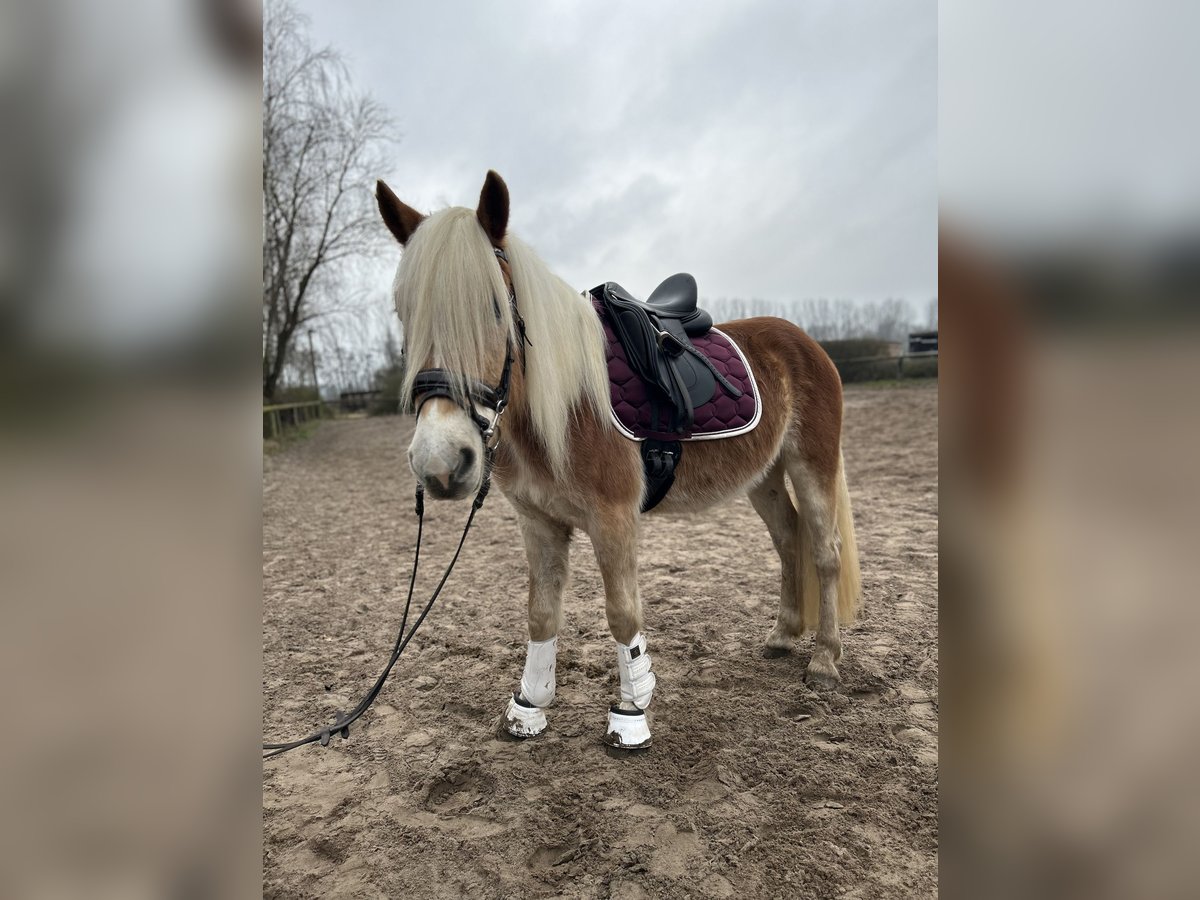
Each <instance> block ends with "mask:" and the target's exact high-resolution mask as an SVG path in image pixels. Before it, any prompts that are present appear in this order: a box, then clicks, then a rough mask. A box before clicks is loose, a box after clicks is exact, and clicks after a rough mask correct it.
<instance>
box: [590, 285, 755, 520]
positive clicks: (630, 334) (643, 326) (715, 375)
mask: <svg viewBox="0 0 1200 900" xmlns="http://www.w3.org/2000/svg"><path fill="white" fill-rule="evenodd" d="M590 293H591V295H592V296H593V297H594V298H595V301H596V303H597V305H598V306H599V307H600V308H601V309H602V310H603V312H604V314H605V315H606V317H607V321H608V324H609V325H610V326H611V328H612V331H613V333H614V334H615V336H616V339H617V341H618V342H619V343H620V346H621V348H622V349H623V350H624V356H625V361H626V363H627V364H628V366H629V368H630V369H632V370H633V372H634V374H635V375H636V376H637V377H638V378H640V379H641V381H642V382H643V383H644V384H645V386H646V389H647V391H648V392H649V393H650V395H651V396H650V400H651V404H652V408H651V416H650V418H651V424H652V426H653V430H654V431H656V432H661V433H665V434H666V435H670V436H671V437H673V439H670V440H664V439H659V438H656V439H646V440H644V441H643V442H642V464H643V469H644V471H645V475H646V485H647V490H646V496H645V499H644V501H643V504H642V511H643V512H645V511H647V510H649V509H651V508H653V507H654V506H655V505H657V504H658V503H659V502H660V501H661V500H662V499H663V497H665V496H666V494H667V491H669V490H670V488H671V484H672V483H673V482H674V480H675V467H676V465H677V464H678V462H679V459H680V458H681V457H682V455H683V445H682V443H681V441H682V440H684V439H687V438H688V437H690V436H691V434H692V429H693V426H694V424H695V414H696V409H697V408H698V407H701V406H704V405H705V404H707V403H708V402H709V401H710V400H712V399H713V397H714V395H715V394H716V391H717V385H720V386H721V388H722V389H723V390H724V391H725V392H726V394H727V395H728V396H729V397H731V398H733V399H734V400H736V399H738V398H740V397H741V396H742V391H741V389H740V388H739V387H737V386H736V385H734V384H732V383H731V382H730V381H729V379H728V378H726V377H725V376H724V375H723V374H721V372H720V371H719V370H718V369H717V367H716V366H715V365H713V362H712V360H711V359H709V357H708V356H706V355H705V354H704V353H702V352H701V351H700V350H698V349H697V348H696V346H695V345H694V344H693V343H692V340H691V339H692V338H697V339H702V338H704V337H705V336H706V335H708V333H709V331H710V330H711V329H712V326H713V321H712V316H710V315H709V314H708V313H707V312H706V311H705V310H703V309H700V308H699V307H698V306H697V305H696V279H695V278H693V277H692V276H691V275H689V274H687V273H686V272H681V273H679V274H678V275H672V276H671V277H670V278H668V279H667V280H666V281H664V282H663V283H662V284H660V285H659V286H658V287H657V288H655V289H654V291H653V293H651V294H650V297H649V298H648V299H647V300H646V301H645V302H643V301H641V300H638V299H637V298H636V297H634V296H633V295H631V294H630V293H629V292H628V291H626V290H625V289H624V288H623V287H621V286H620V285H619V284H617V283H616V282H612V281H610V282H607V283H605V284H602V285H600V286H598V287H595V288H593V289H592V290H591V292H590Z"/></svg>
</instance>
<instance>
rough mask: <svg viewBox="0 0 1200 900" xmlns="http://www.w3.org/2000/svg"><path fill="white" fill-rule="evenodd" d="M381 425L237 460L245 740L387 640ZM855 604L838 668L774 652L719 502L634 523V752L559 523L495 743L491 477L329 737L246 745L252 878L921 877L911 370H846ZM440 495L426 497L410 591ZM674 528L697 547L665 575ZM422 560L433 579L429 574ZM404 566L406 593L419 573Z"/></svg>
mask: <svg viewBox="0 0 1200 900" xmlns="http://www.w3.org/2000/svg"><path fill="white" fill-rule="evenodd" d="M409 428H410V424H409V421H408V420H407V419H401V418H394V417H393V418H382V419H358V420H349V421H339V422H331V423H325V424H323V425H321V427H320V428H318V429H317V430H316V432H315V433H314V434H313V435H312V436H311V437H310V438H308V439H307V440H305V441H302V442H299V443H296V444H294V445H292V446H290V447H288V448H286V449H284V450H282V451H280V452H278V453H276V454H273V455H271V456H268V457H267V458H266V459H265V461H264V469H265V472H264V483H263V589H264V601H263V610H264V621H263V635H264V638H263V653H264V705H265V722H264V728H265V729H266V733H267V734H268V735H271V736H273V737H277V738H282V737H289V738H290V737H294V736H297V735H299V734H302V733H307V732H308V731H310V730H311V728H312V727H313V726H315V725H317V724H318V723H321V722H328V721H331V718H330V717H331V716H332V715H333V714H334V713H335V712H336V711H337V710H339V709H346V708H349V706H351V705H352V704H353V703H354V702H355V701H356V700H357V699H358V698H359V696H361V694H362V693H363V692H364V691H365V690H366V689H367V687H369V685H370V683H371V681H372V680H373V679H374V677H375V676H376V674H377V673H378V670H379V668H380V667H381V666H382V664H383V662H384V661H385V658H386V652H387V648H389V647H390V645H391V643H392V640H393V629H394V628H395V627H397V625H398V622H399V619H400V613H401V608H402V602H403V588H404V587H405V586H406V585H407V579H408V571H409V564H410V561H411V554H412V547H413V542H414V540H415V536H416V522H415V517H414V516H413V511H412V496H411V492H412V487H413V479H412V476H411V475H410V474H409V473H408V471H407V466H406V464H405V458H404V451H405V447H406V444H407V436H408V430H409ZM844 447H845V459H846V470H847V476H848V479H849V483H850V492H851V495H852V498H853V502H854V512H855V520H856V522H857V529H858V539H859V547H860V551H861V556H862V565H863V584H864V591H865V602H864V612H863V615H862V617H861V620H860V624H858V625H857V626H856V627H855V628H854V629H852V630H850V631H849V632H847V633H845V634H844V640H845V658H844V661H843V663H842V665H841V671H842V677H843V684H842V686H841V688H840V689H839V690H838V691H836V692H833V693H820V694H817V693H813V692H811V691H809V690H808V689H807V688H805V686H804V683H803V672H804V666H805V664H806V662H807V660H808V655H809V652H810V649H811V641H810V640H808V639H806V640H805V641H804V642H802V644H801V646H800V647H799V649H798V651H797V652H796V653H795V654H793V655H791V656H787V657H783V658H779V659H766V658H764V657H763V655H762V654H761V652H760V651H761V645H762V642H763V640H764V639H765V638H766V636H767V633H768V632H769V631H770V628H771V625H772V623H773V621H774V616H775V609H776V605H777V601H778V582H779V561H778V557H776V555H775V552H774V550H773V549H772V547H771V542H770V539H769V537H768V535H767V532H766V529H765V527H764V526H763V525H762V523H761V521H760V520H759V519H758V517H757V516H756V515H755V513H754V511H753V509H752V508H751V507H750V504H749V502H748V501H746V500H745V499H740V500H738V501H737V502H735V503H732V504H730V505H728V506H725V507H723V508H719V509H715V510H712V511H711V512H710V513H708V514H707V515H706V516H704V517H702V518H700V519H693V520H687V521H685V520H682V519H675V520H672V519H652V520H649V527H648V528H647V529H646V532H645V534H644V535H643V538H642V557H641V558H642V563H641V587H642V596H643V598H644V603H645V610H646V612H645V618H646V628H645V631H646V633H647V635H648V636H649V641H650V650H651V653H652V654H653V657H654V663H655V671H656V672H657V674H658V679H659V681H658V685H659V686H658V690H657V693H656V695H655V702H654V707H653V720H652V721H653V728H654V747H653V748H652V749H651V750H650V751H649V752H648V753H646V754H644V755H641V756H638V757H635V758H612V757H610V756H609V755H607V754H606V752H605V748H604V747H603V746H602V745H601V743H600V736H601V734H602V732H603V730H604V724H605V711H606V708H607V704H608V703H609V702H611V701H612V700H613V699H614V698H615V697H616V692H617V688H616V684H617V681H616V667H615V653H614V649H613V644H612V640H611V638H610V637H609V635H608V631H607V628H606V626H605V621H604V603H603V598H602V594H601V588H600V577H599V573H598V571H597V569H596V565H595V561H594V559H593V557H592V554H591V548H590V546H588V542H587V539H586V537H584V538H577V539H576V546H575V547H573V548H572V557H571V559H572V566H573V580H572V585H571V587H570V589H569V591H568V594H567V599H566V613H567V625H566V628H565V629H564V631H563V633H562V634H561V635H560V638H559V641H560V650H559V662H558V672H559V675H558V678H559V683H558V698H557V700H556V701H555V705H554V707H553V708H552V710H551V711H550V728H549V730H548V732H547V733H546V734H545V735H544V736H542V737H541V738H538V739H536V740H533V741H527V742H524V743H515V742H509V741H503V740H499V739H497V738H496V737H495V734H494V729H495V725H496V721H497V719H498V717H499V714H500V712H501V711H502V709H503V706H504V703H505V698H506V696H507V693H508V692H509V691H511V690H512V689H513V688H514V687H515V686H516V684H517V681H518V679H519V678H520V673H521V667H522V665H523V650H524V642H525V639H526V634H525V592H526V573H525V566H524V553H523V551H522V548H521V542H520V538H519V536H518V534H517V527H516V521H515V517H514V514H513V511H512V509H511V507H509V505H508V504H507V502H506V501H505V500H504V498H503V496H502V495H500V493H499V492H498V491H496V492H493V494H492V496H491V497H490V498H489V500H488V502H487V505H486V506H485V507H484V509H483V510H482V512H481V513H480V515H479V517H478V520H477V525H476V528H475V529H474V530H473V531H472V534H471V537H470V539H469V540H468V544H467V548H466V549H465V550H464V553H463V557H462V559H461V560H460V562H459V565H458V568H457V569H456V570H455V572H454V575H453V577H452V578H451V581H450V583H449V585H448V587H447V590H446V593H445V594H444V595H443V599H442V601H440V602H439V605H438V606H436V607H435V608H434V610H433V612H432V613H431V615H430V617H429V619H428V620H427V622H426V623H425V626H424V627H423V629H422V631H421V632H420V633H419V635H418V637H417V638H416V639H415V640H414V641H413V644H412V646H411V647H410V649H409V651H408V652H407V653H406V654H405V656H404V658H403V659H402V660H401V661H400V663H399V664H398V666H397V668H396V670H395V672H394V673H393V677H392V679H391V680H390V681H389V683H388V684H387V686H386V687H385V689H384V692H383V695H382V696H381V697H380V699H379V701H378V703H377V704H376V706H375V707H374V709H373V710H372V711H371V712H370V713H368V714H367V716H366V717H365V719H364V720H363V722H362V723H360V725H359V726H358V727H357V729H356V730H355V731H354V732H353V733H352V734H351V736H350V740H349V741H340V740H337V739H335V740H334V742H333V744H332V745H331V746H330V747H329V748H327V749H323V748H321V747H319V746H310V747H305V748H302V749H300V750H297V751H294V752H292V753H291V754H288V755H286V756H284V757H282V758H280V759H276V760H272V761H270V762H268V763H266V764H265V765H264V775H263V830H264V861H263V862H264V894H265V895H266V896H268V897H280V898H284V897H286V898H297V897H317V896H325V897H327V896H354V897H399V896H406V897H454V898H457V897H462V896H469V897H521V896H569V897H622V898H635V897H693V896H700V897H705V896H711V897H734V896H736V897H775V896H811V897H910V896H921V897H926V896H932V895H935V894H936V892H937V852H938V849H937V848H938V832H937V825H938V823H937V810H938V807H937V783H938V754H937V732H938V726H937V717H938V713H937V709H938V706H937V704H938V699H937V508H938V507H937V389H936V385H935V384H933V383H930V382H924V383H910V384H902V385H899V386H895V387H891V386H884V387H855V386H851V387H849V388H848V389H847V391H846V425H845V439H844ZM465 515H466V508H465V506H462V505H457V504H455V505H447V504H430V506H429V511H428V514H427V517H426V545H425V548H424V549H423V551H422V555H423V557H424V561H423V565H422V575H423V577H422V578H421V579H419V582H418V587H419V590H418V596H422V595H426V596H427V594H428V589H429V587H431V586H432V584H433V581H434V578H435V577H436V576H437V575H439V574H440V571H441V568H442V566H443V565H444V564H445V562H446V561H447V560H448V559H449V557H450V554H451V553H452V551H453V547H454V544H455V543H456V542H457V539H458V535H459V533H460V531H461V526H462V522H463V521H464V516H465ZM697 542H699V543H701V544H703V545H704V546H705V547H708V548H714V549H711V550H710V551H709V553H710V556H709V558H708V559H707V560H705V562H704V563H703V564H702V565H699V566H696V567H692V568H686V569H685V568H683V567H681V566H679V565H677V564H675V563H674V562H672V561H676V560H680V559H683V558H686V555H687V551H686V548H687V547H688V546H690V545H695V544H696V543H697ZM435 570H436V571H435ZM421 586H425V589H424V591H421V590H420V588H421Z"/></svg>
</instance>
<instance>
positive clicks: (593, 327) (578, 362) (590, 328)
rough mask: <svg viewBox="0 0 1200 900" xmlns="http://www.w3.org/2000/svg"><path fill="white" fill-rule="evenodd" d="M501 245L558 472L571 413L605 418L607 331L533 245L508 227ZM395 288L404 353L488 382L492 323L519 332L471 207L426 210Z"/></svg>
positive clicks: (536, 410) (541, 425) (532, 403)
mask: <svg viewBox="0 0 1200 900" xmlns="http://www.w3.org/2000/svg"><path fill="white" fill-rule="evenodd" d="M504 246H505V251H506V253H507V255H508V259H509V265H510V267H511V270H512V278H513V290H514V291H515V292H516V295H517V308H518V309H519V310H520V313H521V317H522V318H523V319H524V320H525V328H526V334H527V336H528V339H529V343H530V344H531V346H532V347H533V348H535V349H534V351H532V352H530V353H528V354H527V365H528V369H527V372H526V381H525V390H526V394H527V398H528V405H529V415H530V419H531V421H532V423H533V426H534V429H535V430H536V432H537V435H538V437H539V439H540V440H541V443H542V445H543V447H544V449H545V451H546V455H547V457H548V458H549V460H550V463H551V465H552V466H553V467H554V470H555V471H556V472H557V473H559V474H563V473H564V472H565V471H566V469H567V433H568V430H569V429H570V427H571V420H572V417H573V415H574V414H575V413H576V412H577V411H578V410H579V409H580V408H581V407H586V406H588V405H590V406H591V407H592V409H593V410H594V411H595V412H596V413H597V419H598V421H600V422H602V423H605V424H606V423H607V422H608V413H607V410H608V402H609V400H608V395H609V387H608V373H607V369H606V368H605V362H604V349H603V348H604V343H603V342H604V334H603V331H602V329H601V327H600V321H599V319H597V318H596V314H595V312H594V311H593V309H592V306H591V304H590V303H589V302H588V301H587V299H586V298H585V297H583V296H582V295H581V294H579V293H578V292H577V291H575V290H574V289H572V288H571V287H570V286H569V285H568V284H567V283H566V282H564V281H563V280H562V279H561V278H559V277H558V276H557V275H555V274H554V273H552V272H551V271H550V270H549V269H548V268H547V267H546V264H545V263H543V262H542V261H541V260H540V259H539V258H538V256H537V254H536V253H535V252H534V251H533V250H532V249H531V248H530V247H529V246H527V245H526V244H525V243H524V242H523V241H521V240H520V239H518V238H516V237H514V236H512V235H511V234H510V235H508V236H507V237H506V239H505V242H504ZM393 290H394V293H395V301H396V310H397V312H399V314H400V318H401V320H402V321H403V322H404V340H405V352H406V355H407V358H408V359H410V360H422V361H424V360H432V365H433V366H436V367H438V368H443V369H446V370H447V371H449V372H454V373H457V374H460V375H461V376H463V377H464V379H474V380H478V381H486V380H487V377H486V375H485V373H484V371H483V367H484V365H485V361H486V359H487V358H488V351H489V348H492V347H494V346H495V335H496V330H497V329H501V330H502V331H508V333H509V335H510V336H511V338H512V339H513V340H514V342H515V340H516V335H515V332H514V325H513V320H512V315H511V313H510V310H509V307H508V304H507V303H505V302H503V298H504V297H505V296H506V294H507V288H506V286H505V284H504V279H503V276H502V275H501V272H500V267H499V266H498V265H497V264H496V259H495V253H494V250H493V248H492V245H491V243H490V241H489V240H488V238H487V235H485V234H484V232H483V229H481V228H480V227H479V221H478V219H477V218H476V214H475V211H474V210H469V209H464V208H462V207H451V208H449V209H444V210H442V211H440V212H437V213H434V214H433V215H431V216H429V217H428V218H426V219H425V220H424V221H423V222H422V223H421V226H420V227H419V228H418V229H417V230H416V231H415V232H414V233H413V236H412V238H411V240H410V241H409V242H408V245H407V247H406V249H405V251H404V258H403V260H402V262H401V264H400V267H399V269H398V270H397V273H396V281H395V285H394V288H393ZM494 298H495V299H498V300H499V301H500V302H494ZM497 311H498V312H499V315H500V318H499V321H497V318H496V315H497ZM416 368H417V367H415V366H409V367H408V368H407V370H406V372H405V375H404V384H403V386H402V388H401V396H404V397H407V396H410V395H411V393H412V383H413V379H414V378H415V377H416V374H417V372H416ZM460 387H461V383H460Z"/></svg>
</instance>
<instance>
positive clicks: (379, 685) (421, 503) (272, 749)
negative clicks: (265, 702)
mask: <svg viewBox="0 0 1200 900" xmlns="http://www.w3.org/2000/svg"><path fill="white" fill-rule="evenodd" d="M497 418H499V417H498V416H497ZM485 448H486V449H485V452H484V464H483V482H482V483H481V484H480V486H479V493H478V494H476V495H475V499H474V501H472V503H471V513H470V515H468V516H467V524H466V525H464V526H463V533H462V537H461V538H459V539H458V549H457V550H455V551H454V558H453V559H451V560H450V565H448V566H447V567H446V571H445V572H444V573H443V574H442V579H441V581H439V582H438V585H437V587H436V588H435V589H434V592H433V594H432V595H431V596H430V598H429V602H428V603H426V604H425V608H424V609H422V610H421V614H420V615H419V616H417V620H416V621H415V622H413V626H412V629H411V630H410V631H409V632H408V634H407V635H406V634H405V633H404V629H405V627H406V626H407V625H408V612H409V608H410V607H411V606H412V597H413V587H414V586H415V585H416V583H417V564H418V563H419V562H420V561H421V535H422V532H423V531H424V526H425V489H424V488H423V487H422V486H421V484H420V483H418V484H417V492H416V513H417V547H416V550H415V551H414V553H413V567H412V577H410V578H409V580H408V597H407V598H406V599H405V601H404V616H403V618H402V619H401V620H400V631H399V633H398V634H397V635H396V643H395V644H394V645H393V647H392V655H391V657H390V658H389V659H388V663H387V665H386V666H385V667H384V669H383V672H381V673H380V675H379V677H378V678H377V679H375V684H374V686H372V688H371V690H370V691H368V692H367V695H366V696H365V697H363V698H362V699H361V700H359V701H358V705H357V706H355V707H354V709H353V710H351V711H350V713H348V714H347V715H345V716H343V717H341V718H340V719H338V720H337V721H336V722H334V723H333V724H332V725H330V726H329V727H328V728H322V729H321V730H320V731H314V732H313V733H312V734H310V735H308V736H307V737H303V738H299V739H297V740H294V741H289V742H287V743H285V744H268V743H264V744H263V745H262V748H263V759H264V760H267V759H271V758H272V757H274V756H279V755H281V754H284V753H287V752H288V751H289V750H295V749H296V748H297V747H303V746H304V745H305V744H315V743H318V742H320V744H321V746H322V747H327V746H329V740H330V738H331V736H332V735H334V734H340V735H341V736H342V739H343V740H345V739H346V738H348V737H349V736H350V726H351V725H353V724H354V723H355V722H357V721H358V720H359V719H360V718H361V717H362V715H363V713H365V712H366V711H367V710H368V709H370V708H371V704H372V703H374V702H375V698H376V697H378V696H379V692H380V691H382V690H383V683H384V682H385V681H387V677H388V675H390V674H391V673H392V668H393V667H394V666H395V665H396V661H397V660H398V659H400V654H402V653H403V652H404V648H405V647H407V646H408V642H409V641H411V640H412V639H413V635H414V634H416V633H417V629H418V628H420V627H421V623H422V622H424V621H425V617H426V616H427V615H429V611H430V610H431V609H433V604H434V602H435V601H436V600H437V598H438V595H439V594H441V592H442V588H443V587H445V585H446V581H447V580H448V579H449V578H450V573H451V572H453V571H454V564H455V563H457V562H458V555H459V554H460V553H462V548H463V544H465V543H466V542H467V532H469V531H470V530H471V523H472V522H474V521H475V513H477V512H479V509H480V507H482V506H483V501H484V500H485V499H486V498H487V494H488V490H489V489H490V488H491V482H492V458H493V455H494V452H493V451H494V448H493V447H487V446H486V444H485ZM268 751H269V752H268Z"/></svg>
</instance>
